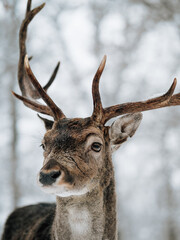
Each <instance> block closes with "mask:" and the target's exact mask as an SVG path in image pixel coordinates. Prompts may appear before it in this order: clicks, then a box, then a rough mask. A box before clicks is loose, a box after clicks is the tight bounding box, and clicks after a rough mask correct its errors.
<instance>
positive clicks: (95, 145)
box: [91, 142, 102, 152]
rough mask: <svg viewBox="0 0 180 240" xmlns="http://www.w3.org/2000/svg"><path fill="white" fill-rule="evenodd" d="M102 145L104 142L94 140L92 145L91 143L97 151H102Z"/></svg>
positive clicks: (92, 147)
mask: <svg viewBox="0 0 180 240" xmlns="http://www.w3.org/2000/svg"><path fill="white" fill-rule="evenodd" d="M101 146H102V144H101V143H99V142H94V143H93V144H92V145H91V149H92V150H93V151H95V152H100V151H101Z"/></svg>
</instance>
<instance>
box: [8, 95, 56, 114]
mask: <svg viewBox="0 0 180 240" xmlns="http://www.w3.org/2000/svg"><path fill="white" fill-rule="evenodd" d="M12 94H13V95H14V96H15V97H16V98H18V99H19V100H21V101H23V103H24V104H25V105H26V106H27V107H29V108H31V109H32V110H34V111H36V112H39V113H43V114H46V115H49V116H51V117H54V115H53V113H52V111H51V110H50V108H49V107H48V106H45V105H43V104H41V103H39V102H37V101H34V100H31V99H29V98H27V97H25V96H20V95H19V94H17V93H15V92H12Z"/></svg>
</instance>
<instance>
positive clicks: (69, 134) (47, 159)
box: [38, 113, 141, 197]
mask: <svg viewBox="0 0 180 240" xmlns="http://www.w3.org/2000/svg"><path fill="white" fill-rule="evenodd" d="M43 120H44V122H45V126H46V128H47V132H46V134H45V136H44V138H43V141H42V146H43V149H44V166H43V167H42V169H41V171H40V173H39V176H38V181H39V184H40V186H41V187H42V190H43V191H45V192H47V193H52V194H56V195H58V196H61V197H66V196H71V195H82V194H85V193H87V192H89V191H91V190H92V189H93V188H95V187H104V183H106V184H107V183H108V182H109V180H110V178H111V175H110V173H112V171H111V169H112V163H111V157H110V155H111V151H113V150H114V149H117V148H118V147H119V146H120V145H121V143H122V142H124V141H126V140H127V138H128V137H129V136H132V135H133V134H134V132H135V131H136V129H137V127H138V126H139V123H140V121H141V114H139V113H138V114H131V115H127V116H126V117H122V118H120V119H118V120H116V121H115V122H114V123H113V124H112V126H111V127H105V126H103V125H98V124H97V123H96V122H94V121H92V119H91V118H85V119H62V120H60V121H58V122H56V123H54V124H53V122H52V123H51V122H50V121H49V120H46V119H43ZM104 180H106V181H104Z"/></svg>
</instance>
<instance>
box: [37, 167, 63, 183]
mask: <svg viewBox="0 0 180 240" xmlns="http://www.w3.org/2000/svg"><path fill="white" fill-rule="evenodd" d="M60 175H61V172H60V171H52V172H48V173H45V172H43V171H40V173H39V182H40V183H42V184H43V185H46V186H47V185H51V184H53V183H54V182H56V180H57V178H58V177H59V176H60Z"/></svg>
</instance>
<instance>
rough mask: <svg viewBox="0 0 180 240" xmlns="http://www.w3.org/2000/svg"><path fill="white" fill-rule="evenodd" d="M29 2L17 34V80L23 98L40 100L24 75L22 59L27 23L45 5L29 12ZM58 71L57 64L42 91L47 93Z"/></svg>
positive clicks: (24, 53) (29, 0)
mask: <svg viewBox="0 0 180 240" xmlns="http://www.w3.org/2000/svg"><path fill="white" fill-rule="evenodd" d="M31 2H32V1H31V0H28V3H27V9H26V16H25V19H24V20H23V22H22V24H21V28H20V32H19V48H20V58H19V66H18V79H19V86H20V89H21V92H22V95H23V96H30V97H32V98H34V99H38V98H40V95H39V94H38V92H37V91H36V89H35V88H34V87H33V85H32V84H31V82H30V81H29V79H28V76H27V75H26V72H25V71H24V57H25V55H26V36H27V28H28V25H29V23H30V22H31V21H32V19H33V18H34V17H35V15H36V14H37V13H38V12H39V11H41V9H42V8H43V7H44V5H45V3H43V4H41V5H40V6H39V7H37V8H35V9H33V10H31ZM58 69H59V63H58V64H57V66H56V68H55V70H54V72H53V74H52V76H51V78H50V80H49V81H48V83H47V84H46V85H45V87H44V90H45V91H47V90H48V88H49V87H50V86H51V84H52V83H53V81H54V79H55V77H56V74H57V71H58Z"/></svg>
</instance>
